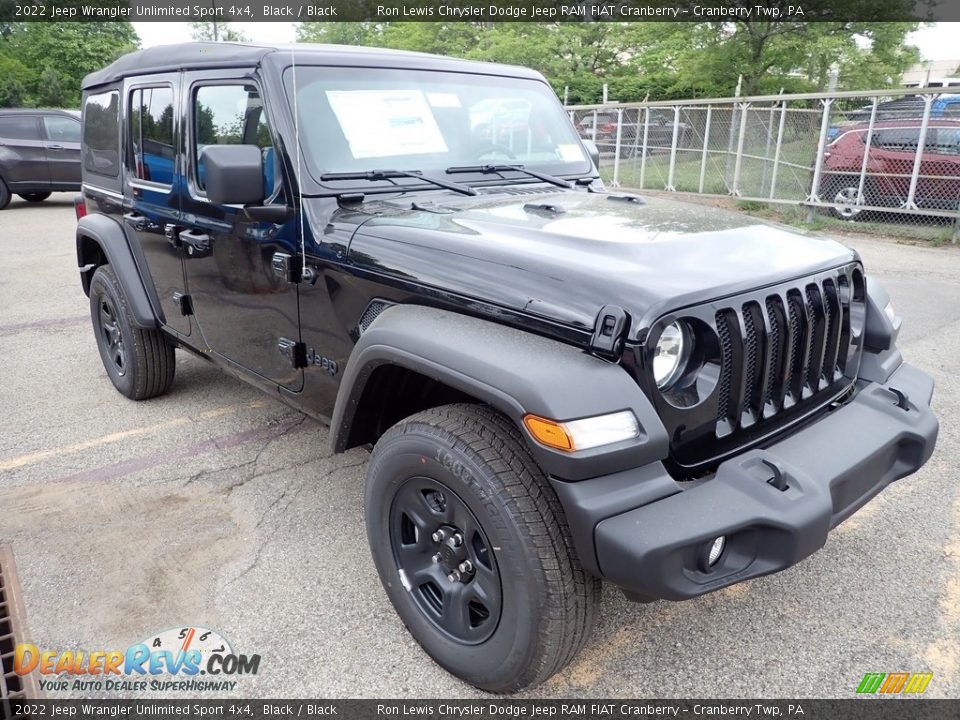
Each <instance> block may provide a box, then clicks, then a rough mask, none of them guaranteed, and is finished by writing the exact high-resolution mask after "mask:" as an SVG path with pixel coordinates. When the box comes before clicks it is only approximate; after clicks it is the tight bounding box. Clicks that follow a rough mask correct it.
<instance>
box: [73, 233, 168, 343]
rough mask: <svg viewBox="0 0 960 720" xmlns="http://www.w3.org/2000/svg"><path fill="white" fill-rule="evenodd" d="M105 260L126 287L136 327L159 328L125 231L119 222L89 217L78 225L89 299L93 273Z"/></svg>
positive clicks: (79, 256)
mask: <svg viewBox="0 0 960 720" xmlns="http://www.w3.org/2000/svg"><path fill="white" fill-rule="evenodd" d="M91 243H93V244H95V246H96V247H97V248H99V251H100V253H102V258H101V257H98V256H97V253H96V251H95V250H93V247H94V245H92V244H91ZM103 260H106V262H107V263H109V264H110V266H111V267H112V268H113V271H114V273H115V274H116V276H117V279H118V280H119V281H120V284H121V286H122V287H123V291H124V294H125V295H126V299H127V306H128V307H129V308H130V312H131V314H132V315H133V322H134V325H136V326H137V327H138V328H141V329H149V328H156V327H158V326H159V322H158V320H157V314H156V312H154V309H153V307H152V306H151V304H150V298H149V297H148V295H147V291H146V288H145V287H144V284H143V279H142V278H141V277H140V271H139V269H138V268H137V264H136V262H135V260H134V258H133V253H132V252H131V250H130V246H129V245H128V244H127V237H126V234H125V233H124V231H123V228H122V227H121V226H120V224H119V223H118V222H117V221H116V220H114V219H113V218H110V217H107V216H105V215H98V214H95V215H87V216H86V217H83V218H81V219H80V222H79V223H78V224H77V265H78V266H79V267H80V279H81V282H82V283H83V292H84V293H85V294H86V295H88V296H89V295H90V282H91V280H92V279H93V273H94V272H95V271H96V269H97V267H98V265H99V264H101V263H102V261H103Z"/></svg>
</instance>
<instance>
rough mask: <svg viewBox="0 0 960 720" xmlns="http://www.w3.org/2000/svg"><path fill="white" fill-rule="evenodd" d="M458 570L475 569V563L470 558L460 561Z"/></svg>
mask: <svg viewBox="0 0 960 720" xmlns="http://www.w3.org/2000/svg"><path fill="white" fill-rule="evenodd" d="M457 570H459V571H460V572H462V573H468V572H470V571H471V570H473V563H472V562H470V561H469V560H464V561H463V562H462V563H460V564H459V565H458V566H457Z"/></svg>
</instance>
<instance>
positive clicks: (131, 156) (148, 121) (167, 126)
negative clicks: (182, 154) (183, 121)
mask: <svg viewBox="0 0 960 720" xmlns="http://www.w3.org/2000/svg"><path fill="white" fill-rule="evenodd" d="M129 119H130V142H129V144H128V157H127V167H128V168H129V170H130V172H131V173H132V174H133V176H134V177H136V178H137V179H138V180H147V181H149V182H155V183H161V184H163V185H172V184H173V174H174V165H175V162H176V150H175V147H174V143H173V88H170V87H150V88H136V89H135V90H133V91H131V93H130V113H129Z"/></svg>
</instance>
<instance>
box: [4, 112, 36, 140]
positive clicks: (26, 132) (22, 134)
mask: <svg viewBox="0 0 960 720" xmlns="http://www.w3.org/2000/svg"><path fill="white" fill-rule="evenodd" d="M0 137H3V138H10V139H11V140H39V139H40V131H39V130H37V116H36V115H4V116H3V117H0Z"/></svg>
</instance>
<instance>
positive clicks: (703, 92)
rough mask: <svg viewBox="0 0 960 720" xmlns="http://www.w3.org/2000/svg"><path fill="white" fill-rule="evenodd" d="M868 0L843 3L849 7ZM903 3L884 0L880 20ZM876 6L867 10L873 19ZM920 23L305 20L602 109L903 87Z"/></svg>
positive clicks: (306, 30) (346, 39)
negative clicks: (540, 84)
mask: <svg viewBox="0 0 960 720" xmlns="http://www.w3.org/2000/svg"><path fill="white" fill-rule="evenodd" d="M861 1H864V2H865V0H836V2H837V3H839V4H841V5H844V6H848V5H851V4H856V3H857V2H861ZM902 2H903V0H876V2H874V5H878V6H879V7H880V9H879V10H877V11H876V14H877V16H878V17H879V16H881V15H880V13H882V12H883V11H884V8H886V9H887V10H889V9H890V8H888V7H887V6H891V7H892V6H894V5H897V4H898V3H902ZM868 10H869V11H870V12H874V9H873V7H872V6H871V7H870V8H868V9H861V10H858V12H859V13H860V15H861V16H864V17H866V16H870V14H869V12H868ZM917 27H918V23H904V22H899V23H887V22H872V23H871V22H772V21H756V20H753V21H751V22H749V23H748V22H728V23H686V22H684V23H667V22H655V23H611V22H595V23H573V22H571V23H509V22H502V23H445V22H436V23H432V22H431V23H427V22H422V23H411V22H381V23H373V22H357V23H351V22H330V23H328V22H315V23H301V24H300V25H299V27H298V30H297V38H298V40H300V41H301V42H324V43H341V44H348V45H373V46H380V47H390V48H399V49H406V50H419V51H422V52H432V53H439V54H442V55H451V56H455V57H465V58H470V59H474V60H489V61H496V62H504V63H512V64H517V65H525V66H527V67H532V68H534V69H536V70H539V71H540V72H542V73H543V74H544V75H545V76H546V77H547V78H548V79H549V80H550V82H551V84H552V85H553V87H554V88H555V89H556V90H557V92H558V94H561V95H562V94H563V90H564V88H565V87H566V88H567V90H568V93H569V100H570V102H571V103H594V102H599V101H600V100H601V98H602V93H603V85H604V83H607V85H608V88H609V98H610V99H611V100H618V101H621V102H631V101H639V100H643V99H644V98H645V97H649V99H651V100H669V99H675V98H689V97H725V96H730V95H733V93H734V91H735V89H736V86H737V81H738V78H739V77H740V76H741V75H742V76H743V85H742V94H744V95H748V94H757V93H777V92H779V91H780V89H781V88H783V89H784V90H785V91H786V92H802V91H811V90H825V89H826V88H827V86H828V83H829V81H830V71H831V67H832V66H834V65H837V66H838V68H839V78H840V80H839V87H840V89H846V90H851V89H872V88H877V87H884V86H886V85H889V84H891V83H893V84H896V82H897V81H898V80H899V77H900V75H901V73H902V72H903V71H904V70H905V69H906V68H907V67H909V66H910V65H911V64H912V63H914V62H916V60H917V58H918V56H919V55H918V52H917V50H916V48H914V47H912V46H909V45H906V42H905V41H906V36H907V34H908V33H909V32H911V31H912V30H914V29H916V28H917Z"/></svg>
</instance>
